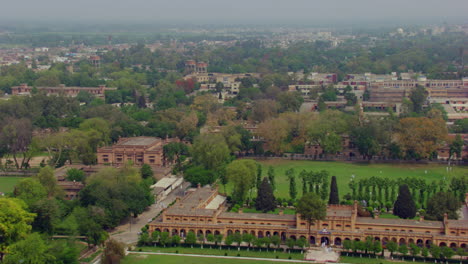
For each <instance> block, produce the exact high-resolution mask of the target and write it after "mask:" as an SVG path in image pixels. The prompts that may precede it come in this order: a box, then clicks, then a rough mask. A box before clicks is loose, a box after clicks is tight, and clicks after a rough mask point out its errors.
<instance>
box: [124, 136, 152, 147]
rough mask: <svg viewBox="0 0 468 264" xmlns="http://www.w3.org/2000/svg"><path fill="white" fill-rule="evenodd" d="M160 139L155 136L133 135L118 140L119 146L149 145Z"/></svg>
mask: <svg viewBox="0 0 468 264" xmlns="http://www.w3.org/2000/svg"><path fill="white" fill-rule="evenodd" d="M158 141H160V139H159V138H155V137H132V138H128V139H124V140H122V141H121V142H118V143H117V144H116V145H118V146H148V145H152V144H154V143H156V142H158Z"/></svg>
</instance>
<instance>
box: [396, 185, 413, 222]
mask: <svg viewBox="0 0 468 264" xmlns="http://www.w3.org/2000/svg"><path fill="white" fill-rule="evenodd" d="M393 214H394V215H396V216H398V217H400V218H403V219H408V218H414V217H415V216H416V204H415V203H414V200H413V197H412V196H411V193H410V191H409V188H408V185H406V184H403V185H401V186H400V190H399V193H398V197H397V200H396V201H395V205H394V206H393Z"/></svg>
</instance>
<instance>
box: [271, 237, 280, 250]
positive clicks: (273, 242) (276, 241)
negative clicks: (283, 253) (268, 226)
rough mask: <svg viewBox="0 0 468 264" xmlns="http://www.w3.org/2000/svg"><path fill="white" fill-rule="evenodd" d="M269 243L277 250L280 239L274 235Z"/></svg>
mask: <svg viewBox="0 0 468 264" xmlns="http://www.w3.org/2000/svg"><path fill="white" fill-rule="evenodd" d="M271 243H272V244H273V245H275V246H276V247H278V248H279V246H280V244H281V237H280V236H278V235H274V236H272V237H271Z"/></svg>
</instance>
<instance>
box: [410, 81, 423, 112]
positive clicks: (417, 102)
mask: <svg viewBox="0 0 468 264" xmlns="http://www.w3.org/2000/svg"><path fill="white" fill-rule="evenodd" d="M426 98H427V92H426V89H425V88H424V86H420V85H417V86H416V88H414V89H413V91H411V94H410V100H411V102H412V105H413V109H412V110H413V112H415V113H421V112H422V109H423V105H424V103H425V101H426Z"/></svg>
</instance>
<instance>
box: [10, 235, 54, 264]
mask: <svg viewBox="0 0 468 264" xmlns="http://www.w3.org/2000/svg"><path fill="white" fill-rule="evenodd" d="M8 251H9V253H8V254H7V255H6V257H5V259H4V261H3V262H2V263H7V264H16V263H37V264H39V263H52V262H53V261H54V260H55V257H54V256H53V255H52V254H51V253H50V252H49V246H48V245H47V244H46V242H45V241H44V240H43V239H42V238H41V236H40V235H39V234H38V233H33V234H30V235H29V236H27V237H26V238H25V239H23V240H21V241H18V242H16V243H15V244H13V245H11V246H10V247H9V248H8Z"/></svg>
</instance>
